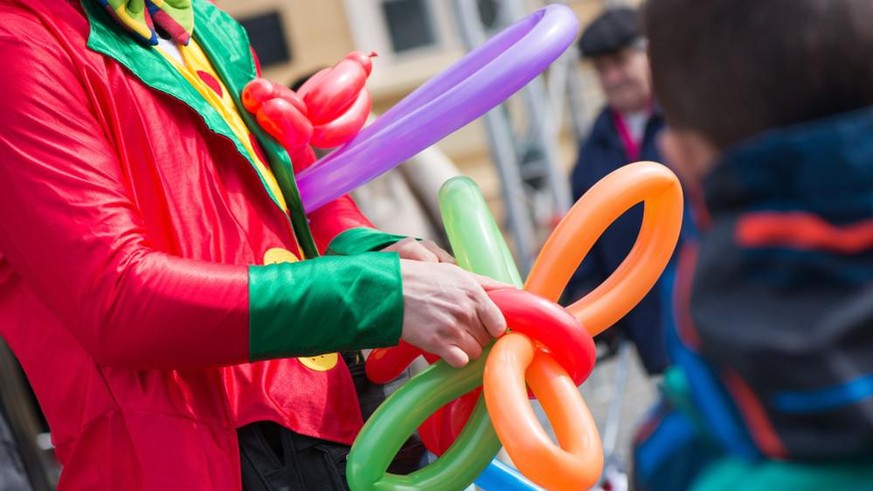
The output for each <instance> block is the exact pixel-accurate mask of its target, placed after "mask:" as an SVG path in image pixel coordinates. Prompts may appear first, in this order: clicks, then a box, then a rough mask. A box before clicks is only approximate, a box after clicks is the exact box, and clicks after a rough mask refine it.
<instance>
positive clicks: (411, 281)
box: [400, 259, 512, 367]
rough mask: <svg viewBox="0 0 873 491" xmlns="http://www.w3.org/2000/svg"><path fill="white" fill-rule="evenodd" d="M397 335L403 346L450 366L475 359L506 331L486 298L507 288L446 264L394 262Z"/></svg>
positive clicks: (498, 315) (501, 314)
mask: <svg viewBox="0 0 873 491" xmlns="http://www.w3.org/2000/svg"><path fill="white" fill-rule="evenodd" d="M400 270H401V274H402V278H403V331H402V335H401V337H402V338H403V340H404V341H406V342H407V343H409V344H411V345H413V346H417V347H419V348H421V349H423V350H424V351H427V352H429V353H433V354H435V355H437V356H439V357H440V358H442V359H443V360H445V361H446V363H448V364H449V365H451V366H453V367H462V366H464V365H466V364H467V363H468V362H469V361H470V360H473V359H476V358H478V357H479V356H480V355H481V354H482V349H483V347H484V346H486V345H487V344H488V343H489V342H491V340H492V339H493V338H495V337H498V336H501V335H502V334H503V333H504V332H505V331H506V320H505V319H504V317H503V313H502V312H501V311H500V309H498V308H497V305H495V304H494V302H493V301H491V299H490V298H489V297H488V295H487V294H486V292H487V291H490V290H496V289H500V288H512V286H511V285H507V284H504V283H500V282H499V281H495V280H492V279H490V278H486V277H483V276H478V275H474V274H472V273H469V272H467V271H464V270H462V269H461V268H459V267H457V266H455V265H453V264H446V263H433V262H421V261H411V260H408V259H401V260H400Z"/></svg>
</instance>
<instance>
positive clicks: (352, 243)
mask: <svg viewBox="0 0 873 491" xmlns="http://www.w3.org/2000/svg"><path fill="white" fill-rule="evenodd" d="M405 238H406V237H405V236H403V235H394V234H389V233H386V232H382V231H381V230H376V229H372V228H366V227H358V228H350V229H348V230H346V231H344V232H342V233H340V234H339V235H337V236H336V237H334V238H333V240H332V241H330V245H328V246H327V251H326V254H327V255H331V256H353V255H355V254H361V253H363V252H371V251H379V250H382V249H384V248H386V247H388V246H390V245H391V244H394V243H395V242H399V241H401V240H403V239H405Z"/></svg>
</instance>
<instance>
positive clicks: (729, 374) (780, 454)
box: [721, 369, 788, 459]
mask: <svg viewBox="0 0 873 491" xmlns="http://www.w3.org/2000/svg"><path fill="white" fill-rule="evenodd" d="M721 379H722V382H724V385H725V388H726V389H727V391H728V392H730V394H731V398H732V399H733V400H734V402H735V403H736V404H737V408H738V409H739V410H740V414H741V415H742V417H743V420H744V421H745V422H746V426H747V427H748V428H749V430H750V431H749V433H750V434H751V435H752V439H754V440H755V443H756V444H757V446H758V448H759V449H760V450H761V452H763V453H764V455H766V456H768V457H770V458H772V459H785V458H787V457H788V450H786V449H785V445H784V444H783V443H782V440H781V439H780V438H779V435H778V434H777V433H776V430H775V429H774V428H773V423H772V422H771V421H770V419H769V418H768V417H767V411H766V410H765V409H764V407H763V406H762V405H761V402H760V401H759V400H758V398H757V397H755V393H754V392H752V389H751V387H749V386H748V384H746V382H745V381H744V380H743V379H742V378H741V377H740V375H739V374H738V373H736V372H735V371H734V370H731V369H725V370H724V371H723V372H722V374H721Z"/></svg>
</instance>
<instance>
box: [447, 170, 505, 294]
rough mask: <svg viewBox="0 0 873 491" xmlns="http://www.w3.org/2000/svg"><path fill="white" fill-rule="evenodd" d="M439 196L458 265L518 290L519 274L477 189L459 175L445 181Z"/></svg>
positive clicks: (473, 184)
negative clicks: (513, 286)
mask: <svg viewBox="0 0 873 491" xmlns="http://www.w3.org/2000/svg"><path fill="white" fill-rule="evenodd" d="M439 196H440V214H441V215H442V218H443V223H445V227H446V234H447V235H448V236H449V242H451V244H452V252H454V253H455V259H457V261H458V265H460V266H461V267H462V268H464V269H466V270H468V271H473V272H474V273H477V274H481V275H484V276H489V277H491V278H494V279H495V280H499V281H502V282H504V283H510V284H512V285H515V286H516V287H518V288H521V287H522V281H521V275H519V274H518V268H517V267H516V266H515V261H514V260H513V258H512V254H510V252H509V247H507V245H506V241H505V240H503V234H502V233H501V232H500V228H499V227H498V226H497V222H495V221H494V216H493V215H492V214H491V211H490V210H489V209H488V205H487V204H486V203H485V197H484V196H483V195H482V191H480V190H479V186H477V185H476V183H475V182H473V180H472V179H470V178H469V177H463V176H459V177H455V178H452V179H449V180H448V181H446V182H445V184H443V187H442V188H441V189H440V195H439Z"/></svg>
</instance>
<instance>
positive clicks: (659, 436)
mask: <svg viewBox="0 0 873 491" xmlns="http://www.w3.org/2000/svg"><path fill="white" fill-rule="evenodd" d="M871 18H873V2H870V1H869V0H771V1H767V2H762V1H760V0H708V1H705V2H701V1H699V0H650V1H649V2H648V5H647V7H646V11H645V21H644V22H645V28H646V34H647V35H648V38H649V51H650V57H651V62H652V72H653V81H654V85H655V93H656V97H657V98H658V100H659V101H660V103H661V105H662V107H663V109H664V111H665V114H666V118H667V123H668V126H669V129H668V131H667V133H666V134H665V135H664V139H663V142H662V143H663V145H664V148H663V150H664V153H665V156H666V158H667V159H668V160H669V161H670V162H671V163H672V164H673V165H674V166H675V167H677V168H678V169H680V171H682V173H683V177H684V178H685V179H686V180H687V181H688V183H689V184H690V185H691V186H692V191H691V192H689V195H690V199H692V200H694V199H695V196H699V197H700V199H698V200H697V202H696V203H694V205H695V206H696V208H697V213H696V215H697V216H696V218H697V219H698V220H699V223H700V225H701V227H700V228H701V233H700V237H699V241H697V243H696V244H693V243H692V244H687V245H686V246H685V248H684V250H683V252H682V253H681V256H680V263H679V271H678V273H677V279H676V281H677V288H676V299H675V300H676V302H675V304H676V312H675V315H676V320H677V330H676V332H674V333H672V339H671V340H670V342H671V343H672V346H671V347H670V349H671V356H672V358H673V362H674V364H675V368H674V369H673V371H672V372H671V373H668V374H667V376H666V379H665V380H666V384H665V385H666V387H667V389H668V391H667V393H668V397H667V398H666V400H665V401H664V402H662V403H661V405H660V406H659V410H658V411H655V412H654V413H653V414H654V417H653V419H652V420H650V421H649V422H648V423H647V424H646V425H644V426H643V432H642V433H641V435H640V440H639V441H638V448H637V465H636V470H637V480H638V481H639V482H638V489H671V490H678V489H694V490H695V491H701V490H706V491H712V490H716V489H719V490H720V489H725V490H727V489H744V490H758V489H761V490H763V489H792V490H799V489H810V490H811V489H823V488H824V487H825V486H827V487H828V488H831V489H859V488H864V489H868V488H869V487H871V486H873V466H871V465H870V463H873V397H871V396H873V382H871V380H873V356H870V353H871V352H873V329H871V327H873V288H871V287H873V107H871V106H873V63H871V60H873V29H871V28H870V26H869V19H871ZM695 187H696V190H697V192H696V193H695V192H694V189H695ZM668 406H672V407H675V408H678V409H674V410H672V411H671V410H669V407H668ZM665 408H667V409H665ZM658 423H660V425H659V424H658ZM707 457H708V458H707ZM656 475H657V476H658V480H661V482H660V484H659V483H658V482H656V480H655V479H653V478H654V476H656ZM667 475H672V476H677V475H678V476H679V477H678V478H677V479H675V480H672V481H671V482H669V483H668V482H664V478H665V476H667ZM659 486H663V487H659Z"/></svg>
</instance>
